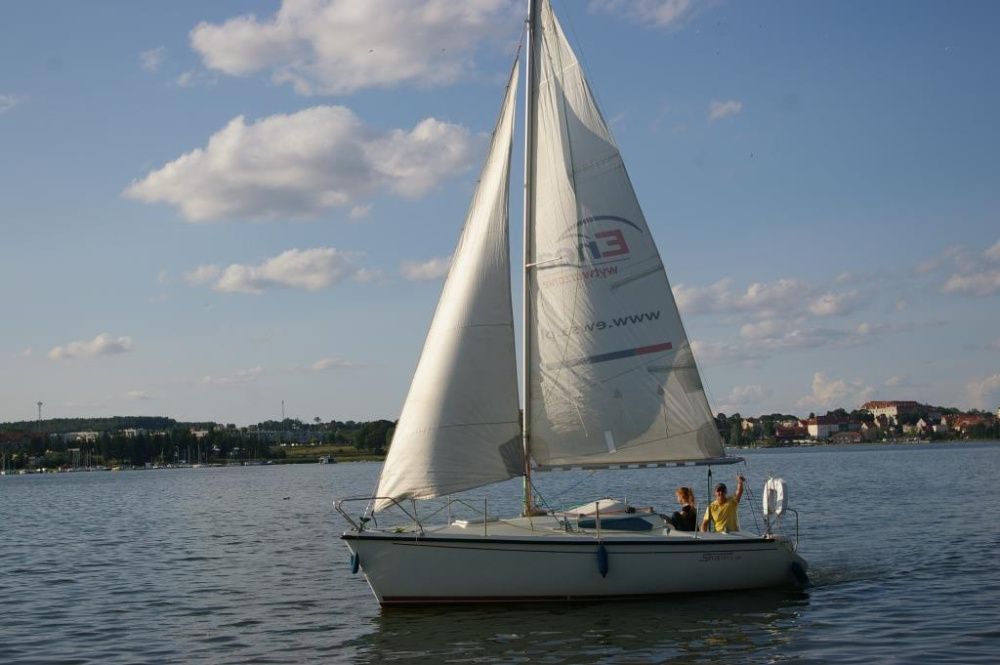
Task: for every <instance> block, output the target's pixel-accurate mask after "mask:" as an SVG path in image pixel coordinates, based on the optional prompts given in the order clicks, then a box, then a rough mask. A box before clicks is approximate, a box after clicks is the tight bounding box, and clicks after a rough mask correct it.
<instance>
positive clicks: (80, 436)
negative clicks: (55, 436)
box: [62, 432, 101, 443]
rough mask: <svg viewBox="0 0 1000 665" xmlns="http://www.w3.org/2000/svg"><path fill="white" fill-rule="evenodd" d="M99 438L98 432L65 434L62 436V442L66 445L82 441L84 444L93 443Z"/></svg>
mask: <svg viewBox="0 0 1000 665" xmlns="http://www.w3.org/2000/svg"><path fill="white" fill-rule="evenodd" d="M100 436H101V433H100V432H66V433H65V434H63V435H62V439H63V441H65V442H66V443H73V442H75V441H83V442H84V443H93V442H94V441H97V439H99V438H100Z"/></svg>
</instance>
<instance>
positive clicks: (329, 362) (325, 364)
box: [309, 358, 357, 372]
mask: <svg viewBox="0 0 1000 665" xmlns="http://www.w3.org/2000/svg"><path fill="white" fill-rule="evenodd" d="M349 367H357V365H356V364H355V363H353V362H351V361H350V360H344V359H343V358H320V359H319V360H317V361H316V362H314V363H313V364H311V365H309V369H311V370H312V371H314V372H325V371H328V370H336V369H346V368H349Z"/></svg>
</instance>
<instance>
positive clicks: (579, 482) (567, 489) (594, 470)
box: [531, 469, 601, 509]
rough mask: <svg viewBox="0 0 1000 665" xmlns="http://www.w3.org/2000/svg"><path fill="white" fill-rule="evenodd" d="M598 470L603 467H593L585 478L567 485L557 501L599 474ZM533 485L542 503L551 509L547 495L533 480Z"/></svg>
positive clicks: (558, 495)
mask: <svg viewBox="0 0 1000 665" xmlns="http://www.w3.org/2000/svg"><path fill="white" fill-rule="evenodd" d="M598 471H601V469H593V470H591V472H590V473H588V474H587V475H586V476H584V477H583V478H581V479H580V480H578V481H577V482H575V483H573V484H572V485H570V486H569V487H567V488H566V489H564V490H563V491H561V492H559V493H558V494H556V495H555V499H554V500H556V501H559V500H561V499H562V497H564V496H566V494H567V493H569V492H571V491H573V490H575V489H576V488H577V487H579V486H580V485H582V484H583V483H585V482H587V481H589V480H592V479H593V477H594V476H595V475H597V473H598ZM531 486H532V488H533V489H534V490H535V492H536V493H537V494H538V496H539V498H541V500H542V503H544V504H545V505H546V506H547V507H548V508H549V509H552V504H550V503H549V502H548V500H547V499H546V498H545V496H544V495H543V494H542V493H541V492H540V491H539V490H538V487H537V486H536V485H535V484H534V482H532V484H531Z"/></svg>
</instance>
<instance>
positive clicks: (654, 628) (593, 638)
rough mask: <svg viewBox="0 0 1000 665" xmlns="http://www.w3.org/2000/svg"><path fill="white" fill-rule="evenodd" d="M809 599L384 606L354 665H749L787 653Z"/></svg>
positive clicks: (749, 596) (764, 593) (774, 596)
mask: <svg viewBox="0 0 1000 665" xmlns="http://www.w3.org/2000/svg"><path fill="white" fill-rule="evenodd" d="M808 604H809V594H808V593H802V592H791V591H776V590H760V591H753V592H747V591H743V592H739V593H717V594H698V595H691V596H675V597H671V598H669V599H656V600H648V601H628V602H620V603H613V604H607V603H603V604H602V603H572V604H569V603H567V604H560V603H551V604H532V605H509V604H507V605H472V606H461V607H458V606H437V607H421V608H402V609H391V608H390V609H383V610H382V612H380V614H379V615H378V616H376V617H373V618H372V619H371V628H372V632H371V633H369V634H367V635H365V636H363V637H359V638H357V639H355V640H352V641H350V642H348V643H347V644H345V645H343V646H345V647H347V648H348V649H350V650H352V651H354V652H355V658H354V662H371V663H375V662H400V661H403V662H410V661H415V660H418V659H419V660H420V661H427V662H431V661H437V662H475V663H483V662H503V663H513V662H544V663H563V662H565V663H599V662H625V661H619V659H620V658H627V662H630V663H645V662H664V661H667V660H673V659H679V660H682V661H702V660H705V661H711V662H720V661H726V662H740V661H742V660H744V659H755V660H756V659H760V658H761V657H762V656H764V655H767V656H770V657H773V656H779V655H780V654H785V655H788V656H790V655H792V653H791V649H787V650H786V648H787V647H789V645H791V644H792V642H793V641H794V640H795V637H796V634H797V632H798V631H799V628H800V626H801V614H802V612H803V611H804V610H805V609H806V608H807V606H808Z"/></svg>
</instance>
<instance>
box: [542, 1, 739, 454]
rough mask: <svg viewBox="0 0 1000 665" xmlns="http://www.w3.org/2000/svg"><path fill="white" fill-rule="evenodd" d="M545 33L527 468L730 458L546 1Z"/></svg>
mask: <svg viewBox="0 0 1000 665" xmlns="http://www.w3.org/2000/svg"><path fill="white" fill-rule="evenodd" d="M538 33H539V34H538V36H537V37H536V39H537V41H536V42H535V45H534V49H533V51H532V53H533V55H532V61H533V62H532V65H533V67H536V68H537V69H536V70H535V75H536V80H537V81H538V90H537V102H536V103H537V111H536V125H535V131H536V137H537V138H536V141H535V149H534V164H533V168H534V174H535V182H534V188H533V193H532V203H533V206H534V210H533V215H534V224H533V228H532V229H531V230H529V232H530V233H531V234H532V235H531V237H530V242H529V245H530V246H531V247H532V256H530V257H528V258H527V260H528V263H529V266H531V268H530V270H529V273H528V279H529V283H528V291H529V302H530V311H531V317H530V321H529V325H528V333H527V334H528V335H530V349H531V351H530V357H529V359H528V360H529V367H528V372H530V375H529V383H528V385H529V391H530V409H529V437H530V438H529V440H530V450H531V456H532V458H533V459H534V460H535V462H536V463H537V464H538V465H539V466H541V467H553V466H594V467H599V466H612V465H620V464H650V463H657V462H679V461H698V460H705V459H714V458H721V457H724V455H725V453H724V450H723V447H722V442H721V440H720V438H719V435H718V432H717V430H716V428H715V423H714V419H713V418H712V414H711V411H710V409H709V406H708V400H707V399H706V397H705V392H704V389H703V388H702V384H701V379H700V377H699V374H698V370H697V367H696V366H695V363H694V357H693V355H692V353H691V348H690V345H689V344H688V339H687V336H686V334H685V332H684V327H683V325H682V324H681V320H680V316H679V314H678V312H677V306H676V304H675V302H674V299H673V295H672V293H671V291H670V285H669V283H668V282H667V276H666V274H665V272H664V270H663V264H662V263H661V261H660V256H659V253H658V251H657V249H656V245H655V244H654V242H653V239H652V237H651V236H650V233H649V228H648V227H647V225H646V220H645V218H644V217H643V214H642V211H641V210H640V208H639V204H638V201H637V200H636V196H635V193H634V191H633V190H632V185H631V182H630V181H629V178H628V175H627V173H626V172H625V166H624V164H623V163H622V159H621V156H620V154H619V152H618V148H617V146H616V145H615V143H614V139H613V138H612V137H611V134H610V132H609V130H608V127H607V124H606V123H605V121H604V119H603V117H602V116H601V112H600V110H599V109H598V108H597V105H596V103H595V101H594V99H593V96H592V95H591V93H590V89H589V86H588V85H587V81H586V79H585V78H584V76H583V71H582V69H581V67H580V65H579V63H578V61H577V59H576V56H575V55H574V53H573V51H572V49H571V48H570V46H569V44H568V43H567V42H566V39H565V36H564V34H563V32H562V29H561V27H560V26H559V23H558V21H557V20H556V17H555V15H554V14H553V13H552V9H551V7H550V6H549V3H548V2H547V0H546V1H544V2H542V7H541V17H540V30H539V31H538ZM536 54H537V55H536Z"/></svg>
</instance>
